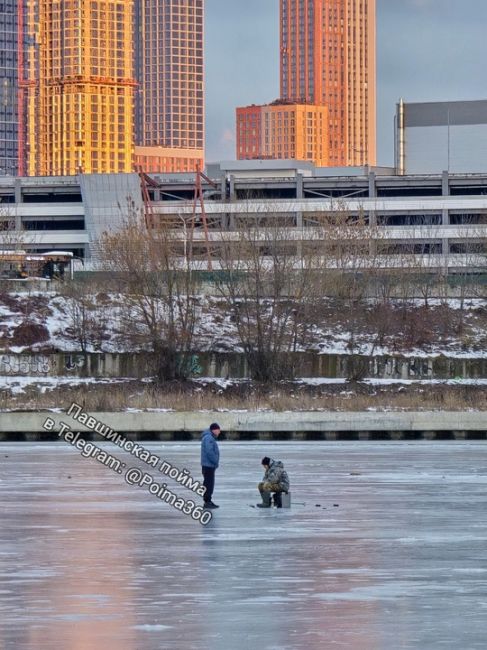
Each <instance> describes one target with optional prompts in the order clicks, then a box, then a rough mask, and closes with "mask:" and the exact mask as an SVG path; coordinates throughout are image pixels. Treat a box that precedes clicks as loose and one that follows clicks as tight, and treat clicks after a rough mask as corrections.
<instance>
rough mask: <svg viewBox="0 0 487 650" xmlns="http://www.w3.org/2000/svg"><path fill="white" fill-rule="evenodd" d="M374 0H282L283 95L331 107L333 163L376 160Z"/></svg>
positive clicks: (352, 163) (330, 153)
mask: <svg viewBox="0 0 487 650" xmlns="http://www.w3.org/2000/svg"><path fill="white" fill-rule="evenodd" d="M375 13H376V12H375V0H281V3H280V31H281V43H280V44H281V66H280V67H281V98H282V99H283V100H288V101H292V102H297V103H302V102H308V103H312V104H323V105H326V106H327V107H328V112H329V161H330V165H337V166H341V165H364V164H369V165H375V164H376V30H375Z"/></svg>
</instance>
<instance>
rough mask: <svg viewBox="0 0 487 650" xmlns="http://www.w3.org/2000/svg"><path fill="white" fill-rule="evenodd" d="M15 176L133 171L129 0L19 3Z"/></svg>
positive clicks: (67, 0)
mask: <svg viewBox="0 0 487 650" xmlns="http://www.w3.org/2000/svg"><path fill="white" fill-rule="evenodd" d="M22 7H23V10H24V12H23V25H24V26H23V29H25V33H26V35H27V43H28V44H27V46H26V50H25V52H23V65H22V72H23V74H22V82H21V84H20V88H21V93H22V98H21V102H20V104H21V106H22V108H23V110H24V111H25V123H26V128H25V130H24V132H23V137H22V141H21V154H20V163H21V173H24V174H27V175H34V176H44V175H46V176H53V175H54V176H56V175H70V174H76V173H78V172H79V171H82V172H85V173H109V172H130V171H132V167H133V139H134V138H133V108H134V106H133V104H134V90H135V86H136V83H135V80H134V75H133V54H132V30H133V0H96V1H94V0H64V1H63V2H60V1H59V0H29V2H26V3H23V5H22Z"/></svg>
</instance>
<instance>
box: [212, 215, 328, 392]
mask: <svg viewBox="0 0 487 650" xmlns="http://www.w3.org/2000/svg"><path fill="white" fill-rule="evenodd" d="M296 234H297V232H296V228H294V223H293V218H292V217H289V216H288V215H287V216H286V215H282V216H281V215H278V214H273V213H263V214H262V213H261V214H255V215H245V216H242V217H236V221H235V228H234V230H233V231H231V232H229V233H226V234H224V235H222V242H221V245H220V251H221V260H220V262H221V266H222V268H223V270H222V272H221V274H220V277H219V279H218V289H219V292H220V294H221V295H222V296H223V297H224V299H225V300H226V303H227V305H228V310H229V311H230V313H231V315H232V319H233V321H234V323H235V327H236V330H237V334H238V338H239V342H240V345H241V347H242V349H243V352H244V354H245V356H246V359H247V362H248V365H249V369H250V372H251V374H252V377H253V378H254V379H255V380H257V381H276V380H281V379H289V378H292V377H293V376H294V373H295V363H294V355H293V354H292V353H293V352H296V351H298V350H300V349H302V348H303V346H304V345H305V343H306V341H307V340H308V336H309V333H310V327H311V323H310V319H309V314H310V310H311V308H312V306H313V304H314V300H315V298H316V295H317V291H316V289H317V284H316V277H317V272H316V271H317V269H316V265H313V259H316V252H315V253H314V254H310V253H308V254H307V255H299V254H298V250H299V246H298V241H297V239H296Z"/></svg>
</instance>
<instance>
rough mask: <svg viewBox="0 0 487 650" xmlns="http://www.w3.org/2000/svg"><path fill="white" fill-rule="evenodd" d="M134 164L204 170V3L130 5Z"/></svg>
mask: <svg viewBox="0 0 487 650" xmlns="http://www.w3.org/2000/svg"><path fill="white" fill-rule="evenodd" d="M135 8H136V21H135V25H136V27H135V38H134V41H135V59H134V61H135V66H134V67H135V71H136V77H137V81H138V83H139V86H138V90H137V94H136V111H135V116H136V117H135V124H136V126H135V132H136V133H135V136H136V140H135V142H136V149H135V156H136V163H137V164H140V165H141V166H142V168H143V169H144V171H146V172H185V171H188V172H189V171H195V169H196V167H197V166H198V165H199V167H200V168H201V169H203V166H204V139H205V131H204V71H203V40H204V0H157V1H154V0H135Z"/></svg>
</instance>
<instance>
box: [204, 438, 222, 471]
mask: <svg viewBox="0 0 487 650" xmlns="http://www.w3.org/2000/svg"><path fill="white" fill-rule="evenodd" d="M219 462H220V450H219V449H218V443H217V441H216V438H215V436H214V435H213V434H212V432H211V431H210V430H209V429H207V430H206V431H203V433H202V434H201V466H202V467H214V468H215V469H216V468H217V467H218V463H219Z"/></svg>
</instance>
